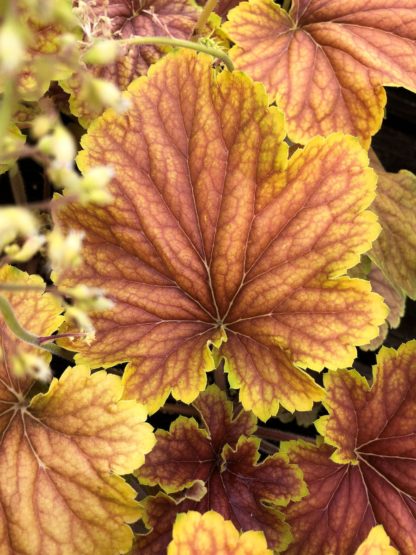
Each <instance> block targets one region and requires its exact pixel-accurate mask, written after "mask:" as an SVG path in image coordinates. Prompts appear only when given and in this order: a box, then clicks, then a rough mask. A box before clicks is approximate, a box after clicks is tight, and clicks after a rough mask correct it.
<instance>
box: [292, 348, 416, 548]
mask: <svg viewBox="0 0 416 555" xmlns="http://www.w3.org/2000/svg"><path fill="white" fill-rule="evenodd" d="M325 385H326V389H327V399H326V401H325V406H326V408H327V410H328V412H329V415H328V416H325V417H322V418H321V420H320V421H319V422H318V425H317V427H318V429H319V431H321V432H322V433H323V434H324V438H325V441H326V442H327V443H330V444H331V445H333V447H331V446H329V445H318V446H316V445H313V444H312V445H307V444H305V443H296V442H293V443H292V442H290V443H289V444H286V445H285V446H283V450H284V451H285V452H287V453H288V454H289V458H290V460H291V461H292V462H294V463H296V464H298V465H299V466H300V467H301V469H302V471H303V473H304V478H305V481H306V483H307V485H308V489H309V492H310V494H309V496H308V497H306V498H305V499H302V500H301V501H300V502H299V503H294V504H292V505H291V506H290V507H289V508H288V510H287V519H288V521H289V522H290V524H291V526H292V533H293V535H294V542H293V544H292V545H291V546H290V548H289V550H288V553H290V554H291V555H295V554H299V555H300V554H302V555H318V554H319V555H320V554H321V553H327V552H330V553H333V554H334V555H347V554H349V553H352V552H354V549H356V548H357V547H358V546H359V544H360V543H361V542H362V541H364V539H365V538H366V536H367V534H368V533H369V531H370V529H371V527H372V526H374V525H375V524H383V526H384V528H385V530H386V532H387V534H388V535H389V537H390V538H391V540H392V543H393V545H395V546H396V547H397V548H398V549H399V551H400V553H401V554H402V555H413V554H414V553H415V552H416V419H415V414H416V341H411V342H409V343H406V344H404V345H402V346H401V347H400V348H399V349H398V351H394V350H393V349H386V348H383V349H382V350H381V351H380V354H379V356H378V362H377V366H376V368H375V370H374V381H373V385H372V387H371V388H370V387H369V385H368V383H367V381H366V380H365V379H364V378H362V377H361V376H360V375H359V374H358V373H357V372H356V371H352V370H351V371H348V370H340V371H338V372H330V373H329V374H328V375H327V376H326V378H325Z"/></svg>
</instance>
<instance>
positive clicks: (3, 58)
mask: <svg viewBox="0 0 416 555" xmlns="http://www.w3.org/2000/svg"><path fill="white" fill-rule="evenodd" d="M25 54H26V52H25V44H24V41H23V38H22V29H21V28H20V26H19V25H18V24H17V22H15V21H13V20H8V21H6V22H5V23H4V24H3V25H2V26H1V28H0V71H1V72H2V73H5V74H8V75H11V74H14V73H17V71H18V70H19V67H20V65H21V64H22V62H23V60H24V58H25Z"/></svg>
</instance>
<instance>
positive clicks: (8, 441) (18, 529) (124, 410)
mask: <svg viewBox="0 0 416 555" xmlns="http://www.w3.org/2000/svg"><path fill="white" fill-rule="evenodd" d="M0 281H2V282H6V283H7V282H11V283H13V285H18V284H20V285H22V286H23V287H25V286H26V287H27V286H29V287H31V289H25V290H21V291H12V292H4V291H2V295H3V294H4V295H5V296H7V298H8V301H9V302H10V304H11V305H12V307H13V309H14V312H15V314H16V316H17V318H18V319H19V321H20V323H21V324H22V325H24V326H25V327H26V328H27V329H28V330H29V331H31V332H32V333H37V334H45V335H49V334H50V333H52V332H53V331H54V329H56V326H57V324H59V323H60V316H59V312H60V305H59V303H58V302H57V301H56V299H55V298H54V297H52V296H51V295H50V294H48V293H46V294H42V292H41V291H37V290H35V289H34V288H35V287H39V288H40V289H42V284H43V282H42V280H41V279H40V278H38V277H37V276H28V275H27V274H24V273H23V272H21V271H20V270H17V269H16V268H11V267H4V268H2V269H1V270H0ZM34 315H36V317H34ZM0 324H1V327H0V335H1V355H2V358H1V362H0V438H1V439H0V508H1V509H0V552H1V553H2V554H3V553H4V554H6V553H7V554H9V553H10V554H11V553H25V554H26V553H27V554H30V555H46V554H48V553H58V552H60V551H62V549H64V550H65V553H77V554H80V555H81V554H83V555H84V554H85V555H90V554H91V553H100V555H101V554H102V555H107V554H108V555H113V554H114V553H119V552H121V551H123V552H124V551H126V550H128V548H129V547H130V545H131V542H132V538H133V535H132V531H131V530H130V528H129V527H128V526H127V525H126V523H128V522H134V521H135V520H137V518H138V517H139V516H140V514H141V512H140V507H139V505H138V504H137V503H136V502H135V500H134V499H135V495H136V492H135V491H134V490H133V489H132V488H131V487H130V486H129V485H128V484H127V483H126V482H125V481H124V480H123V479H122V478H121V477H119V476H116V475H115V473H119V474H126V473H128V472H132V471H133V470H134V469H135V468H137V467H138V466H140V465H141V464H142V463H143V460H144V454H145V453H147V452H148V451H149V450H150V449H151V448H152V446H153V444H154V436H153V434H152V431H151V427H150V426H149V425H148V424H145V423H144V420H145V418H146V413H145V411H144V409H143V408H142V407H141V406H140V405H138V404H137V403H136V402H134V401H122V400H120V399H121V395H122V385H121V380H120V378H118V377H117V376H113V375H107V374H106V373H105V372H102V371H101V372H96V373H95V374H93V375H91V374H90V371H89V370H88V369H87V368H85V367H75V368H68V370H66V372H64V374H63V375H62V377H61V378H60V380H59V381H58V380H56V379H54V380H53V381H52V383H51V385H50V388H49V391H48V392H47V393H45V394H38V395H35V396H33V390H34V385H35V384H34V382H33V380H31V379H29V378H28V377H26V378H23V379H19V378H17V377H16V376H14V375H13V374H12V370H11V361H12V359H13V357H14V356H15V355H16V353H18V352H21V351H24V352H27V350H29V349H30V350H33V349H35V351H34V352H36V354H39V353H41V351H40V350H39V349H36V348H34V347H31V346H27V345H26V344H25V343H22V342H21V341H20V340H18V339H17V338H15V337H14V336H13V335H12V334H11V332H9V331H8V329H7V327H5V325H4V322H2V320H1V318H0ZM47 355H48V354H47ZM57 515H58V516H57Z"/></svg>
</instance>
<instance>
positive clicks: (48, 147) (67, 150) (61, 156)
mask: <svg viewBox="0 0 416 555" xmlns="http://www.w3.org/2000/svg"><path fill="white" fill-rule="evenodd" d="M38 148H39V150H40V151H41V152H43V154H46V155H47V156H51V157H52V158H54V159H55V161H56V162H57V163H58V165H62V166H70V165H72V163H73V161H74V157H75V154H76V147H75V141H74V139H73V137H72V135H71V133H69V131H67V130H66V129H65V127H64V126H63V125H58V126H56V127H55V129H54V130H53V132H52V133H51V134H50V135H46V136H44V137H42V139H41V140H40V141H39V143H38Z"/></svg>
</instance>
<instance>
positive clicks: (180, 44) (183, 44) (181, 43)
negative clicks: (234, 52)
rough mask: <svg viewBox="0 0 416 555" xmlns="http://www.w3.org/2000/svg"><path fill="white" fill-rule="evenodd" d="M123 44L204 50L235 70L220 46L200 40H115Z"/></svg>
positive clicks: (157, 38) (135, 38)
mask: <svg viewBox="0 0 416 555" xmlns="http://www.w3.org/2000/svg"><path fill="white" fill-rule="evenodd" d="M115 42H117V44H120V45H122V46H125V45H127V46H133V45H141V44H162V45H166V46H173V47H177V48H190V49H191V50H196V51H197V52H204V53H205V54H209V55H210V56H213V57H214V58H220V59H221V60H222V61H223V62H224V64H225V65H226V67H227V69H228V70H229V71H233V69H234V65H233V63H232V61H231V59H230V58H229V57H228V56H227V54H226V53H225V52H223V51H222V50H221V49H220V48H214V47H211V46H206V45H205V44H201V43H199V42H192V41H190V40H182V39H175V38H173V37H129V38H127V39H120V40H117V41H115Z"/></svg>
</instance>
